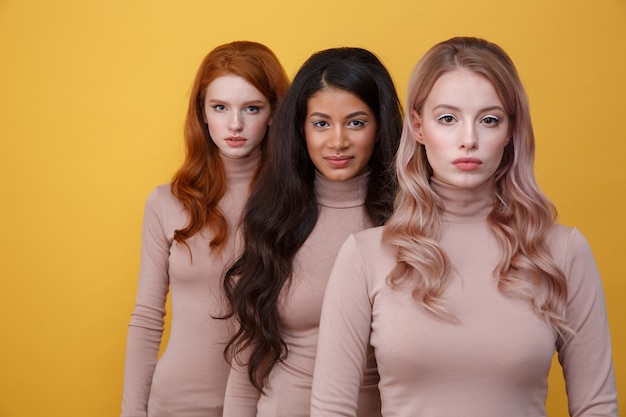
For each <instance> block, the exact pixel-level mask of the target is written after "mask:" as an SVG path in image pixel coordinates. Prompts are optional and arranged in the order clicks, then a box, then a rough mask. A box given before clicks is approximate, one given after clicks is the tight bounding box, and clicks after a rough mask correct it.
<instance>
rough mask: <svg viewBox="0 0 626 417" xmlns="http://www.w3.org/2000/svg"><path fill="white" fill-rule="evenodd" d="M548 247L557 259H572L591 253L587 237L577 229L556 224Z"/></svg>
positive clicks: (551, 232) (549, 235) (550, 235)
mask: <svg viewBox="0 0 626 417" xmlns="http://www.w3.org/2000/svg"><path fill="white" fill-rule="evenodd" d="M548 246H549V247H550V248H551V250H552V251H553V254H552V255H553V256H554V257H556V258H557V259H564V258H571V257H572V256H578V255H583V254H586V253H590V252H591V248H590V247H589V243H588V242H587V239H586V238H585V236H584V235H583V234H582V233H581V232H580V230H578V229H577V228H575V227H569V226H564V225H562V224H555V225H553V226H552V229H551V230H550V233H549V234H548Z"/></svg>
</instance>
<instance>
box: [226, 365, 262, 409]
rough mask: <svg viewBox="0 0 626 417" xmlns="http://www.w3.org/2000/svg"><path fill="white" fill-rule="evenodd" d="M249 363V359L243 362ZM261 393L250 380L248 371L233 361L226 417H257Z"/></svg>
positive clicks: (229, 376) (227, 387)
mask: <svg viewBox="0 0 626 417" xmlns="http://www.w3.org/2000/svg"><path fill="white" fill-rule="evenodd" d="M243 363H247V357H246V358H245V360H244V361H243ZM260 396H261V393H260V392H259V391H258V390H257V389H256V388H254V386H253V385H252V383H251V382H250V380H249V379H248V369H247V367H246V366H245V365H240V364H238V363H237V361H236V360H235V359H233V360H232V364H231V368H230V374H228V384H227V385H226V397H225V398H224V416H228V417H255V416H256V414H257V403H258V402H259V398H260Z"/></svg>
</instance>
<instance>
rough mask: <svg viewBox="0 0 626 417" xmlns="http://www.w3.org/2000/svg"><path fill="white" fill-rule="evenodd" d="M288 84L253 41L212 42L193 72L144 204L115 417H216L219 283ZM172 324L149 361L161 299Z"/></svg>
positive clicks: (226, 331)
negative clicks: (173, 141) (168, 163)
mask: <svg viewBox="0 0 626 417" xmlns="http://www.w3.org/2000/svg"><path fill="white" fill-rule="evenodd" d="M288 85H289V81H288V78H287V75H286V73H285V71H284V69H283V68H282V66H281V65H280V63H279V61H278V59H277V58H276V56H275V55H274V53H273V52H272V51H271V50H270V49H268V48H267V47H266V46H264V45H261V44H259V43H256V42H247V41H238V42H232V43H229V44H225V45H221V46H219V47H217V48H215V49H214V50H212V51H211V52H210V53H209V54H208V55H207V56H206V57H205V59H204V61H203V62H202V64H201V65H200V68H199V70H198V73H197V75H196V79H195V82H194V84H193V88H192V90H191V97H190V102H189V110H188V113H187V119H186V121H185V145H186V156H185V161H184V163H183V165H182V167H181V168H180V169H179V170H178V172H177V173H176V175H175V176H174V179H173V181H172V183H171V184H165V185H161V186H159V187H157V188H156V189H155V190H154V191H153V192H152V193H151V194H150V196H149V197H148V200H147V202H146V208H145V215H144V223H143V238H142V251H141V265H140V272H139V287H138V290H137V301H136V304H135V308H134V310H133V313H132V318H131V321H130V325H129V329H128V341H127V348H126V366H125V370H124V397H123V402H122V416H123V417H141V416H149V417H158V416H176V417H192V416H194V417H195V416H202V417H209V416H213V417H221V416H222V409H223V404H224V392H225V389H226V381H227V378H228V372H229V366H228V363H227V362H226V360H225V359H224V357H223V350H224V346H225V345H226V343H227V342H228V340H229V338H230V337H231V331H230V327H229V323H227V322H225V321H224V320H219V319H215V318H213V317H214V316H217V315H219V314H220V313H221V312H222V311H223V305H222V301H223V298H222V295H221V288H222V278H223V272H224V269H225V266H226V265H227V264H228V263H230V262H231V261H232V260H233V258H234V257H235V256H236V252H237V251H236V245H235V242H236V239H235V234H236V232H237V229H238V225H239V221H240V217H241V213H242V210H243V206H244V204H245V202H246V199H247V197H248V195H249V193H250V189H251V187H252V185H253V183H254V181H255V178H256V175H257V171H258V168H259V166H260V162H261V160H262V159H263V154H264V150H265V148H266V145H265V142H266V141H265V138H266V135H267V131H268V127H269V125H270V124H271V122H272V115H273V111H274V109H276V107H277V105H278V101H279V99H280V98H281V96H282V95H283V93H284V92H285V91H286V90H287V87H288ZM170 290H171V305H172V324H171V332H170V337H169V341H168V343H167V349H166V350H165V352H164V353H163V355H162V356H161V358H159V359H157V357H158V353H159V350H160V347H161V338H162V336H163V324H164V315H165V304H166V299H167V294H168V292H169V291H170Z"/></svg>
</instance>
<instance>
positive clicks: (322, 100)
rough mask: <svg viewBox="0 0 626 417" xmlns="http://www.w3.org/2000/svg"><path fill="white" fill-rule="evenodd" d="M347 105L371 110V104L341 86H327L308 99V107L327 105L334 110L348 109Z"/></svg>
mask: <svg viewBox="0 0 626 417" xmlns="http://www.w3.org/2000/svg"><path fill="white" fill-rule="evenodd" d="M346 106H357V107H364V108H366V109H368V110H369V106H368V105H367V104H366V103H365V102H363V100H361V99H360V98H359V97H358V96H357V95H356V94H354V93H352V92H350V91H348V90H343V89H340V88H332V87H325V88H323V89H321V90H319V91H317V92H316V93H315V94H313V95H312V96H311V97H309V99H308V100H307V108H308V109H309V111H311V109H312V108H319V107H325V108H328V109H329V110H330V109H334V110H342V109H344V110H345V109H346Z"/></svg>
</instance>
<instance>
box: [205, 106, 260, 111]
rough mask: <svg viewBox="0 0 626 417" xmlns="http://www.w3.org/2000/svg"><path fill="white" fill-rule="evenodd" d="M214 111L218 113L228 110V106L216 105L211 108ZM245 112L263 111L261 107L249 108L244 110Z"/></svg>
mask: <svg viewBox="0 0 626 417" xmlns="http://www.w3.org/2000/svg"><path fill="white" fill-rule="evenodd" d="M211 108H212V109H214V110H216V111H223V110H226V106H225V105H223V104H215V105H213V106H211ZM244 111H247V112H249V113H258V112H260V111H261V107H259V106H248V107H246V108H245V109H244Z"/></svg>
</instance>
